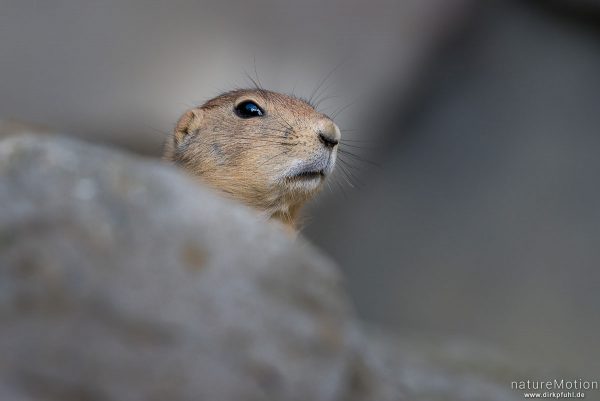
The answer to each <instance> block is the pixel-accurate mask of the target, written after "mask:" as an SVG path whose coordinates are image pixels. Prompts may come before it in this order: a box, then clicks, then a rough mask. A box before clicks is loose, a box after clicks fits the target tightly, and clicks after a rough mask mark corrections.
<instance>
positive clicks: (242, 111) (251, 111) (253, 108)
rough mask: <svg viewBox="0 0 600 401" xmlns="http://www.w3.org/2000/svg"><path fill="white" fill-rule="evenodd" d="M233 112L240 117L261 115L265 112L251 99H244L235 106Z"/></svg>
mask: <svg viewBox="0 0 600 401" xmlns="http://www.w3.org/2000/svg"><path fill="white" fill-rule="evenodd" d="M235 114H237V116H238V117H240V118H252V117H262V116H263V115H264V114H265V112H264V111H263V109H261V108H260V106H259V105H257V104H256V103H254V102H253V101H251V100H246V101H244V102H242V103H240V104H238V105H237V106H235Z"/></svg>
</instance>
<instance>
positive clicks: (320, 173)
mask: <svg viewBox="0 0 600 401" xmlns="http://www.w3.org/2000/svg"><path fill="white" fill-rule="evenodd" d="M324 177H325V171H324V170H315V171H302V172H300V173H297V174H294V175H291V176H288V177H286V178H287V179H288V180H312V179H315V178H319V179H320V178H324Z"/></svg>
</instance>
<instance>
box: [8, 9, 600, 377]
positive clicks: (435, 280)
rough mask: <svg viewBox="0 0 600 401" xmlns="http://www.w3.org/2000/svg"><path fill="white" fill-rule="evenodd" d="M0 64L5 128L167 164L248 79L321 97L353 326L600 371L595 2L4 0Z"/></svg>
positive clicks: (319, 216) (329, 229) (322, 225)
mask: <svg viewBox="0 0 600 401" xmlns="http://www.w3.org/2000/svg"><path fill="white" fill-rule="evenodd" d="M0 55H1V59H2V62H1V63H0V118H1V119H4V120H5V121H15V122H25V123H28V124H34V125H37V126H40V127H43V128H47V129H49V130H53V131H54V130H55V131H61V132H66V133H69V134H72V135H76V136H80V137H83V138H85V139H88V140H92V141H95V142H101V143H109V144H112V145H116V146H119V147H124V148H126V149H128V150H131V151H134V152H137V153H141V154H144V155H147V156H151V157H155V156H158V155H160V152H161V146H162V141H163V139H164V137H165V135H166V133H167V132H169V131H170V130H171V129H172V127H173V125H174V122H175V121H176V120H177V118H178V117H179V115H180V114H181V113H182V112H183V111H184V110H185V109H186V108H188V107H190V106H192V105H197V104H201V103H202V102H204V101H205V100H207V99H209V98H211V97H213V96H215V95H217V94H219V93H220V92H222V91H224V90H228V89H232V88H234V87H240V86H250V85H251V83H250V80H249V78H248V75H250V76H251V77H253V78H255V79H256V77H258V79H259V80H260V81H261V83H262V85H263V86H265V87H267V88H270V89H272V90H276V91H282V92H292V91H294V93H296V94H298V95H300V96H305V97H309V96H310V95H311V94H312V93H313V92H314V91H315V90H317V89H318V90H317V96H318V97H320V98H321V99H323V102H322V103H321V105H320V106H319V107H320V109H321V110H322V111H324V112H326V113H328V114H330V115H334V116H335V119H336V122H337V123H338V125H340V127H341V128H342V130H343V131H344V133H343V138H344V139H343V142H345V144H344V145H342V148H341V149H342V150H343V151H344V152H342V154H341V155H340V156H341V159H342V160H343V161H342V162H340V163H339V168H338V171H337V173H336V174H337V177H336V183H333V182H332V183H331V184H332V185H331V190H327V191H326V193H325V194H324V195H323V196H321V197H320V199H319V200H317V201H315V202H313V204H312V205H311V207H310V210H307V213H306V214H307V220H306V226H305V229H304V233H305V235H306V236H307V237H308V238H309V239H310V240H311V241H313V242H314V243H315V244H316V245H317V246H318V247H319V248H321V249H322V250H323V252H325V253H326V254H328V255H330V257H331V258H332V259H334V260H335V261H337V262H338V264H339V265H340V266H341V268H342V269H343V271H344V273H345V275H346V278H347V286H348V288H349V289H350V292H351V294H352V297H353V300H354V303H355V305H356V309H357V311H358V313H359V314H360V315H361V316H362V317H363V318H364V319H366V320H368V321H371V322H374V323H376V324H380V325H385V326H387V327H393V328H394V329H396V330H397V331H398V332H400V333H404V334H406V335H414V336H427V337H431V338H459V339H464V340H467V341H473V342H478V343H489V344H492V345H493V346H495V347H498V348H499V349H504V350H507V351H508V352H513V353H516V354H519V355H520V357H522V358H523V360H529V361H533V362H535V363H539V364H543V365H546V366H550V367H555V368H557V369H559V370H560V371H563V372H567V373H571V372H572V374H573V375H579V377H583V378H588V379H594V378H595V379H597V378H598V377H600V342H599V338H600V312H599V309H600V308H599V307H600V186H599V185H598V181H599V178H598V175H599V172H600V157H598V153H599V151H600V129H599V128H600V2H598V1H594V0H588V1H585V0H564V1H559V0H556V1H553V0H546V1H543V2H540V1H533V0H531V1H526V0H520V1H517V0H505V1H500V0H498V1H493V0H490V1H487V2H476V1H474V0H403V1H397V0H396V1H392V0H390V1H385V0H372V1H369V2H366V1H360V0H347V1H342V0H331V1H322V0H319V1H317V0H307V1H296V2H291V1H275V0H271V1H267V0H260V1H254V2H233V1H232V2H222V1H217V0H211V1H180V0H174V1H162V2H158V1H142V0H104V1H94V2H91V1H75V0H53V1H33V0H1V1H0ZM323 81H324V82H323ZM320 83H322V85H319V84H320ZM348 181H350V183H348ZM350 184H352V185H350Z"/></svg>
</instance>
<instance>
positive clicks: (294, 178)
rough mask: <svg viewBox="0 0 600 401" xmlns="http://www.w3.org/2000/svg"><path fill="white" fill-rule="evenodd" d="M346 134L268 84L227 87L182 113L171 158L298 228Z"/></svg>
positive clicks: (228, 193) (231, 194)
mask: <svg viewBox="0 0 600 401" xmlns="http://www.w3.org/2000/svg"><path fill="white" fill-rule="evenodd" d="M340 139H341V134H340V130H339V128H338V127H337V125H336V124H335V123H334V122H333V121H332V120H331V118H329V117H328V116H326V115H325V114H322V113H319V112H318V111H316V110H315V109H314V107H313V106H311V105H310V104H309V103H308V102H306V101H304V100H302V99H299V98H296V97H294V96H289V95H284V94H280V93H276V92H271V91H267V90H263V89H241V90H235V91H231V92H226V93H223V94H221V95H219V96H217V97H215V98H213V99H211V100H209V101H207V102H206V103H204V104H203V105H202V106H199V107H195V108H192V109H190V110H188V111H186V112H185V114H183V116H182V117H181V118H180V119H179V121H178V122H177V124H176V127H175V130H174V132H173V134H172V135H170V137H169V138H168V140H167V143H166V146H165V152H164V159H165V160H167V161H170V162H172V163H174V164H176V165H177V166H179V167H181V168H183V169H184V170H186V171H187V172H189V173H190V174H192V175H193V176H196V177H198V178H199V179H200V180H201V181H203V182H204V183H206V184H207V185H209V186H211V187H213V188H215V189H217V190H219V191H221V192H222V193H223V194H225V195H226V196H228V197H230V198H233V199H235V200H238V201H240V202H242V203H244V204H246V205H248V206H250V207H252V208H254V209H257V210H259V211H260V212H263V213H265V214H266V215H267V216H268V217H269V218H272V219H276V220H279V221H281V222H282V223H284V224H286V225H287V226H289V227H290V228H292V229H295V228H296V224H297V221H298V217H299V211H300V209H301V208H302V206H303V205H304V204H305V203H306V202H307V201H308V200H309V199H311V198H312V197H313V196H314V195H315V194H316V193H317V192H318V191H319V190H320V189H321V188H322V186H323V183H324V182H325V179H326V178H327V177H328V176H329V175H330V174H331V173H332V171H333V168H334V166H335V161H336V155H337V148H338V146H337V145H338V143H339V142H340Z"/></svg>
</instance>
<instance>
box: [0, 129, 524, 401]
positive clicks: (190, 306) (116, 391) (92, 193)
mask: <svg viewBox="0 0 600 401" xmlns="http://www.w3.org/2000/svg"><path fill="white" fill-rule="evenodd" d="M0 204H2V205H3V207H2V209H0V289H1V291H0V328H1V332H2V335H1V336H0V355H2V360H1V363H0V399H2V400H22V401H29V400H31V401H33V400H49V399H52V400H54V399H56V400H71V399H85V400H123V401H129V400H132V401H133V400H140V401H141V400H222V401H229V400H231V401H233V400H236V401H239V400H242V401H243V400H248V401H249V400H253V401H258V400H280V401H285V400H294V401H305V400H315V401H321V400H322V401H325V400H330V401H334V400H335V401H369V400H371V401H386V400H390V401H400V400H402V399H410V400H431V399H453V400H459V399H460V400H463V401H477V400H481V399H486V400H490V401H511V400H518V399H520V394H519V393H518V392H513V391H511V390H510V388H509V387H508V385H507V383H508V381H509V380H510V379H514V377H521V376H522V375H523V374H522V373H520V371H521V368H520V367H519V368H515V367H516V366H518V364H516V363H515V361H514V360H510V359H506V358H501V357H499V356H498V355H497V354H496V353H494V352H490V351H489V350H487V349H484V350H481V349H478V348H476V347H475V346H474V344H470V346H469V347H466V348H461V347H458V348H457V346H456V345H454V346H442V347H438V346H434V345H433V344H427V342H426V341H423V340H421V341H419V342H416V341H409V340H403V341H399V340H397V339H395V338H394V337H389V336H388V335H383V337H382V335H381V334H377V335H375V334H370V335H365V334H364V331H362V329H361V328H360V325H359V323H358V322H357V321H356V320H355V318H354V316H353V314H352V312H351V310H350V308H349V305H348V301H347V298H346V296H345V293H344V292H343V290H342V289H341V288H340V286H339V281H340V280H339V275H338V272H337V269H336V268H335V267H334V266H333V265H332V264H331V262H329V261H328V260H327V259H325V258H324V257H323V256H321V255H320V254H319V253H318V252H317V251H316V250H315V249H313V248H312V247H311V246H309V245H308V244H306V243H304V242H303V241H300V242H299V243H298V242H293V241H292V240H291V239H290V238H288V237H287V235H286V234H285V232H284V231H283V230H282V229H281V228H279V227H275V226H272V225H271V224H269V223H267V222H264V221H261V220H260V219H259V218H258V217H257V216H256V215H254V213H253V212H251V211H250V210H249V209H246V208H245V207H244V206H241V205H238V204H234V203H232V202H229V201H227V200H225V199H221V198H220V197H218V196H217V195H216V194H214V193H212V192H210V191H209V190H208V189H206V188H204V187H201V186H199V185H197V184H196V183H195V182H193V181H192V180H190V179H189V178H188V177H186V176H184V174H182V173H181V172H178V171H175V170H174V169H171V168H169V167H166V166H163V165H161V164H160V163H159V162H157V161H145V160H140V159H138V158H136V157H132V156H127V155H124V154H122V153H120V152H117V151H111V150H108V149H105V148H99V147H96V146H93V145H89V144H85V143H81V142H77V141H74V140H72V139H64V138H48V137H42V136H28V135H25V136H20V137H13V138H9V139H5V140H4V141H2V142H0ZM448 344H449V345H450V343H448ZM402 394H404V396H406V398H404V396H403V395H402Z"/></svg>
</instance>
